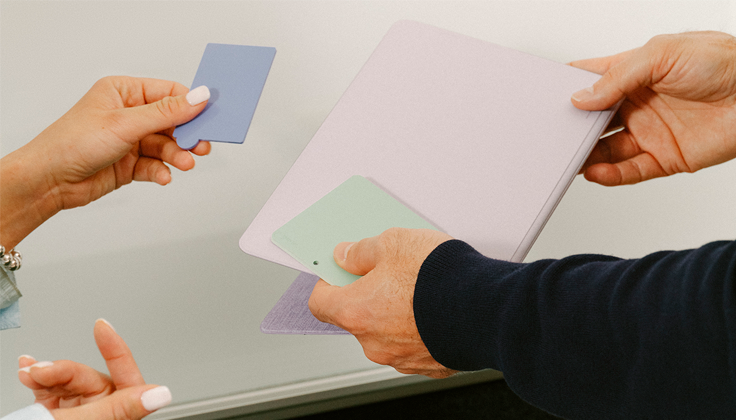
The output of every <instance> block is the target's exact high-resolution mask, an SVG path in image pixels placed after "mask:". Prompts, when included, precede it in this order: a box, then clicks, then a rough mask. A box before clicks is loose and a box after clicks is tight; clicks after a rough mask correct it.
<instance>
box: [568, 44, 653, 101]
mask: <svg viewBox="0 0 736 420" xmlns="http://www.w3.org/2000/svg"><path fill="white" fill-rule="evenodd" d="M651 62H652V61H651V58H650V57H648V56H646V53H645V52H642V49H638V50H635V51H632V52H631V53H630V54H627V55H626V58H625V59H623V60H621V61H619V62H618V63H616V64H615V65H613V66H611V68H609V69H608V70H607V71H606V72H605V73H604V74H603V76H602V77H601V78H600V79H599V80H598V81H597V82H595V84H593V86H591V87H588V88H585V89H583V90H580V91H578V92H575V93H574V94H573V95H572V98H571V99H572V103H573V105H575V106H576V107H577V108H580V109H584V110H588V111H600V110H604V109H608V108H610V107H612V106H613V105H615V104H616V103H617V102H619V101H620V100H622V99H624V98H625V97H626V95H628V94H630V93H632V92H634V91H636V90H637V89H640V88H642V87H645V86H649V85H651V84H652V64H651Z"/></svg>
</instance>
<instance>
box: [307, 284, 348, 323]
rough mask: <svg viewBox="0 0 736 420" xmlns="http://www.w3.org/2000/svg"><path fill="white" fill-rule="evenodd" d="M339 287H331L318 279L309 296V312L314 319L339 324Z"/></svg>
mask: <svg viewBox="0 0 736 420" xmlns="http://www.w3.org/2000/svg"><path fill="white" fill-rule="evenodd" d="M340 290H341V289H340V287H339V286H332V285H330V284H329V283H327V282H326V281H324V280H322V279H319V281H318V282H317V284H315V285H314V289H312V294H311V295H310V296H309V303H308V306H309V310H310V311H311V312H312V315H314V317H315V318H317V319H318V320H320V321H322V322H327V323H328V324H333V325H337V326H338V327H340V328H342V327H341V326H340V325H338V324H337V322H339V318H340V316H339V314H338V313H339V311H340V307H341V306H342V305H341V301H342V299H340V298H339V297H338V295H339V293H340Z"/></svg>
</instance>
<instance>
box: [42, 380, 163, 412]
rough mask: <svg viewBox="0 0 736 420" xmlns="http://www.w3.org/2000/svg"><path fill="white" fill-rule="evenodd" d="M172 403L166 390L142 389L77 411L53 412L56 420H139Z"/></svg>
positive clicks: (117, 394) (109, 397) (161, 388)
mask: <svg viewBox="0 0 736 420" xmlns="http://www.w3.org/2000/svg"><path fill="white" fill-rule="evenodd" d="M169 403H171V391H169V388H167V387H165V386H156V385H140V386H136V387H131V388H126V389H123V390H118V391H115V392H114V393H113V394H111V395H108V396H107V397H105V398H102V399H100V400H97V401H94V402H91V403H89V404H85V405H81V406H78V407H74V408H59V409H55V410H51V414H53V416H54V419H56V420H140V419H142V418H143V417H146V416H147V415H149V414H151V413H152V412H154V411H156V410H158V409H159V408H162V407H165V406H167V405H169Z"/></svg>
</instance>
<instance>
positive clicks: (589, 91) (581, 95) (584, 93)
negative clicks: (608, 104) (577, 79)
mask: <svg viewBox="0 0 736 420" xmlns="http://www.w3.org/2000/svg"><path fill="white" fill-rule="evenodd" d="M592 97H593V86H591V87H587V88H585V89H583V90H579V91H577V92H575V93H573V94H572V99H574V100H576V101H577V102H582V101H587V100H588V99H590V98H592Z"/></svg>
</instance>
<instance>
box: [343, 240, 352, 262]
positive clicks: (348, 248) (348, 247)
mask: <svg viewBox="0 0 736 420" xmlns="http://www.w3.org/2000/svg"><path fill="white" fill-rule="evenodd" d="M353 245H355V242H353V243H352V244H350V245H348V246H346V247H345V255H343V256H342V260H343V261H346V260H347V259H348V251H350V248H352V247H353Z"/></svg>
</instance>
